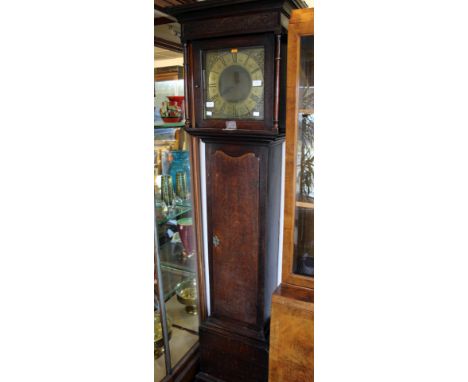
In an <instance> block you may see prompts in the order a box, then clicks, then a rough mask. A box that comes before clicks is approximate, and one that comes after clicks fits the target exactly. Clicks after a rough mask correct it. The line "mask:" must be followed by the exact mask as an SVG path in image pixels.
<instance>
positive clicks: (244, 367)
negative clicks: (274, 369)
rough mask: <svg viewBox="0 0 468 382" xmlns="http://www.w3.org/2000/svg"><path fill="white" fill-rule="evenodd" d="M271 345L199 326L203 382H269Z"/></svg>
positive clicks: (199, 379) (199, 376)
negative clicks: (269, 346)
mask: <svg viewBox="0 0 468 382" xmlns="http://www.w3.org/2000/svg"><path fill="white" fill-rule="evenodd" d="M267 349H268V344H267V342H266V341H265V340H253V339H251V338H248V337H244V336H240V335H237V334H234V333H230V332H229V331H225V330H221V329H216V330H213V329H212V328H209V327H205V326H204V325H202V326H201V327H200V351H201V354H200V358H201V360H200V370H201V371H200V372H199V373H198V374H197V377H196V379H195V380H196V381H202V382H241V381H242V382H267V381H268V350H267Z"/></svg>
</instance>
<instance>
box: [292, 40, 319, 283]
mask: <svg viewBox="0 0 468 382" xmlns="http://www.w3.org/2000/svg"><path fill="white" fill-rule="evenodd" d="M300 55H301V60H300V63H301V64H300V65H301V67H300V68H301V70H300V79H299V81H300V83H299V105H298V106H299V115H298V133H297V142H296V143H297V158H296V164H297V168H296V213H295V229H294V264H293V270H294V273H296V274H300V275H304V276H311V277H313V276H314V37H313V36H304V37H301V53H300Z"/></svg>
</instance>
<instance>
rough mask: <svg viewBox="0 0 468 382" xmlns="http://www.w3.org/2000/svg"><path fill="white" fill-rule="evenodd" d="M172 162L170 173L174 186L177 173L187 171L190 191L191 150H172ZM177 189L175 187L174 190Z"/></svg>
mask: <svg viewBox="0 0 468 382" xmlns="http://www.w3.org/2000/svg"><path fill="white" fill-rule="evenodd" d="M171 154H172V162H171V165H170V168H169V174H170V175H171V177H172V186H173V187H175V186H176V174H177V173H178V172H179V171H181V172H184V173H185V176H186V179H187V190H188V192H190V188H191V183H190V160H189V152H188V151H185V150H175V151H171ZM175 191H176V190H175V189H174V192H175Z"/></svg>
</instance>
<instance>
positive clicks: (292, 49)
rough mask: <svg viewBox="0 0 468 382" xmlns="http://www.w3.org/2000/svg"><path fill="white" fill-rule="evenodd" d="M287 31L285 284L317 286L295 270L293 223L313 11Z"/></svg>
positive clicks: (295, 18) (293, 19)
mask: <svg viewBox="0 0 468 382" xmlns="http://www.w3.org/2000/svg"><path fill="white" fill-rule="evenodd" d="M290 24H294V28H289V33H288V71H287V95H286V110H287V111H288V112H287V114H286V167H285V173H286V174H285V187H284V192H285V199H284V237H283V271H282V272H283V274H282V281H283V283H285V284H290V285H296V286H300V287H306V288H310V289H313V288H314V278H313V277H307V276H301V275H298V274H295V273H293V259H294V226H295V224H294V223H295V219H296V165H297V163H296V161H297V133H298V126H297V124H298V119H297V115H298V113H299V102H298V97H299V73H300V70H299V66H300V51H301V37H302V36H310V35H314V12H313V9H312V10H311V12H307V13H293V16H292V17H291V22H290Z"/></svg>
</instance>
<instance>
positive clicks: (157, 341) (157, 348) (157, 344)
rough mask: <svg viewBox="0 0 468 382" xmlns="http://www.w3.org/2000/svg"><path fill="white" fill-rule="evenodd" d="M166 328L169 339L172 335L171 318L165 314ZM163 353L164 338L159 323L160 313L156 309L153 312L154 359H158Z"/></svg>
mask: <svg viewBox="0 0 468 382" xmlns="http://www.w3.org/2000/svg"><path fill="white" fill-rule="evenodd" d="M167 330H168V332H169V339H171V336H172V320H171V319H170V318H169V316H167ZM163 354H164V339H163V331H162V324H161V315H160V313H159V312H158V311H155V312H154V359H158V358H159V357H161V356H162V355H163Z"/></svg>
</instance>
